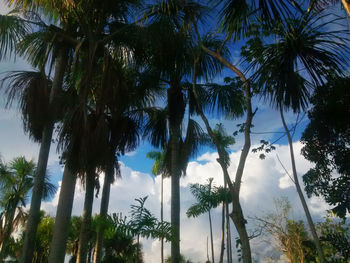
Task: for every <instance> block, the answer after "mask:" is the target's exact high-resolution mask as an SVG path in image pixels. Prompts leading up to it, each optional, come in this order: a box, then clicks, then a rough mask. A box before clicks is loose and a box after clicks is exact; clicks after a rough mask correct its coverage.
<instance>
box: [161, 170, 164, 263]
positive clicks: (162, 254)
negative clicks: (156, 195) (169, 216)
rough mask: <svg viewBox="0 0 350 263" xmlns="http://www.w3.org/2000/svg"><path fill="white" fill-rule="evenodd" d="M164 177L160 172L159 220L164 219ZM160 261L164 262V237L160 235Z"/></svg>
mask: <svg viewBox="0 0 350 263" xmlns="http://www.w3.org/2000/svg"><path fill="white" fill-rule="evenodd" d="M163 179H164V177H163V173H162V174H161V181H160V222H162V224H163V221H164V218H163V206H164V202H163V201H164V200H163V198H164V195H163V183H164V180H163ZM160 262H161V263H164V238H163V237H162V238H161V239H160Z"/></svg>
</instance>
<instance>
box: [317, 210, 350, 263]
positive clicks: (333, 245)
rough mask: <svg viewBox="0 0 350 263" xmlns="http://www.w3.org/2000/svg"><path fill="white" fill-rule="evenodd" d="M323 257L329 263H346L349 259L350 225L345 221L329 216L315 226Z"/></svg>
mask: <svg viewBox="0 0 350 263" xmlns="http://www.w3.org/2000/svg"><path fill="white" fill-rule="evenodd" d="M317 228H318V230H319V231H320V240H321V241H322V244H323V248H324V252H325V256H326V258H327V260H328V262H331V263H336V262H339V263H347V262H348V261H349V259H350V225H349V223H348V222H346V220H345V219H342V220H339V219H337V218H335V217H332V216H330V215H328V216H327V218H326V220H325V222H322V223H319V224H318V225H317Z"/></svg>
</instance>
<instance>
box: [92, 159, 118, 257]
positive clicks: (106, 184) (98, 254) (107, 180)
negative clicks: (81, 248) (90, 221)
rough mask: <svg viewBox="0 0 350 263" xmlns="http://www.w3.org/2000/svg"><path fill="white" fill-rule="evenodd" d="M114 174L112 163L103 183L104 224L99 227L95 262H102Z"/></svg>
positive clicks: (102, 211) (102, 214) (102, 215)
mask: <svg viewBox="0 0 350 263" xmlns="http://www.w3.org/2000/svg"><path fill="white" fill-rule="evenodd" d="M113 176H114V165H113V164H111V165H110V167H108V169H107V171H106V172H105V180H104V183H103V189H102V197H101V206H100V219H101V220H102V224H101V225H100V226H99V227H98V229H97V237H96V244H95V254H94V263H99V262H101V256H102V245H103V234H104V231H105V229H104V220H106V218H107V213H108V206H109V197H110V192H111V184H112V180H113Z"/></svg>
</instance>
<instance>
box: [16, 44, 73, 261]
mask: <svg viewBox="0 0 350 263" xmlns="http://www.w3.org/2000/svg"><path fill="white" fill-rule="evenodd" d="M67 54H68V51H67V50H66V49H61V50H60V53H59V56H58V61H57V64H56V66H55V76H54V80H53V84H52V89H51V93H50V109H51V110H52V111H53V108H54V101H55V100H56V96H57V93H58V92H59V90H60V89H61V88H62V83H63V77H64V73H65V71H66V66H67V63H68V59H67ZM53 129H54V120H53V119H51V120H49V121H48V123H47V124H46V126H45V127H44V130H43V136H42V141H41V145H40V152H39V158H38V166H37V170H36V176H35V178H34V187H33V194H32V199H31V203H30V210H29V218H28V222H27V225H26V231H25V237H24V244H23V252H22V259H21V263H31V262H32V258H33V253H34V244H35V237H36V231H37V228H38V224H39V220H40V205H41V199H42V196H43V188H44V184H45V174H46V167H47V162H48V158H49V152H50V146H51V139H52V133H53Z"/></svg>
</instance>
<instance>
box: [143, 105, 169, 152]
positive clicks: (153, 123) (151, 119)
mask: <svg viewBox="0 0 350 263" xmlns="http://www.w3.org/2000/svg"><path fill="white" fill-rule="evenodd" d="M145 112H146V114H147V115H148V121H147V122H146V124H145V126H144V132H143V138H144V139H148V140H149V142H150V143H151V144H152V145H153V146H155V147H161V146H163V145H165V144H166V142H167V141H168V137H169V133H168V120H167V119H168V112H167V109H159V108H148V109H146V110H145Z"/></svg>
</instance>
